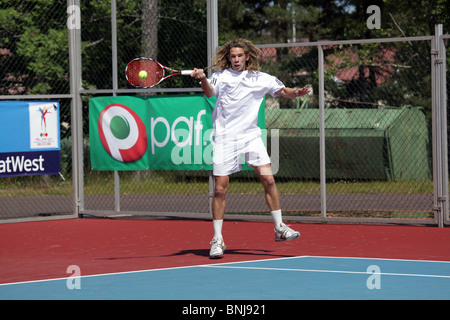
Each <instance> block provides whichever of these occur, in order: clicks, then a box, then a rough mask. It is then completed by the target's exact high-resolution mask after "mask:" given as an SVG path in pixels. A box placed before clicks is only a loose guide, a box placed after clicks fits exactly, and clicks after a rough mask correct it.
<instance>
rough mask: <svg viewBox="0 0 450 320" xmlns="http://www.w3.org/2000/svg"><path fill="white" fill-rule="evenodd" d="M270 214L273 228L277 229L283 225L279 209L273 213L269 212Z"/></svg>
mask: <svg viewBox="0 0 450 320" xmlns="http://www.w3.org/2000/svg"><path fill="white" fill-rule="evenodd" d="M270 213H271V214H272V218H273V223H274V224H275V227H279V226H280V224H282V223H283V218H282V216H281V209H280V210H275V211H270Z"/></svg>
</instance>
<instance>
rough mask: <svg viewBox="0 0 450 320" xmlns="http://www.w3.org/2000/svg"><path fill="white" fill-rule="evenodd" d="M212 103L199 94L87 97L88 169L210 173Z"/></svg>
mask: <svg viewBox="0 0 450 320" xmlns="http://www.w3.org/2000/svg"><path fill="white" fill-rule="evenodd" d="M215 101H216V98H215V97H212V98H206V96H204V95H172V96H148V97H147V96H145V97H144V96H117V97H96V98H92V99H91V100H90V101H89V142H90V156H91V166H92V169H93V170H117V171H121V170H212V147H213V145H212V142H213V141H214V137H213V126H212V119H211V116H212V111H213V108H214V104H215ZM261 106H262V107H261V108H260V112H259V117H258V126H259V127H260V128H262V129H263V128H264V127H265V121H264V102H263V103H262V105H261ZM242 168H243V169H248V167H247V166H246V165H245V164H243V166H242Z"/></svg>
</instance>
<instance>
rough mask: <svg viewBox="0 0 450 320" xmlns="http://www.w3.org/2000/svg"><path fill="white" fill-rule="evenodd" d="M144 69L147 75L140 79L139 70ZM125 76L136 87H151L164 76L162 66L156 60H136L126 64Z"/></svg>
mask: <svg viewBox="0 0 450 320" xmlns="http://www.w3.org/2000/svg"><path fill="white" fill-rule="evenodd" d="M141 71H146V72H147V77H146V78H144V79H141V78H140V77H139V72H141ZM126 76H127V79H128V81H129V82H130V83H131V84H132V85H134V86H138V87H151V86H154V85H156V84H158V83H159V82H160V81H161V79H162V78H163V77H164V68H162V67H161V66H160V65H159V64H158V63H157V62H156V61H152V60H136V61H132V62H130V64H129V65H128V68H127V71H126Z"/></svg>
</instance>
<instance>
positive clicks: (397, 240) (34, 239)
mask: <svg viewBox="0 0 450 320" xmlns="http://www.w3.org/2000/svg"><path fill="white" fill-rule="evenodd" d="M291 227H292V228H294V229H296V230H299V231H300V232H301V238H300V239H298V240H295V241H291V242H275V241H274V233H273V224H272V223H270V222H241V221H239V222H234V221H225V222H224V232H223V234H224V239H225V243H226V245H227V251H226V252H225V255H224V256H223V258H221V259H215V260H211V259H209V249H210V244H209V242H210V241H211V238H212V232H213V231H212V224H211V222H209V221H199V220H110V219H75V220H55V221H45V222H25V223H14V224H2V225H0V283H11V282H20V281H31V280H43V279H52V278H63V277H68V276H69V275H70V273H69V274H68V273H67V267H68V266H70V265H77V266H79V267H80V270H81V275H82V276H86V275H93V274H105V273H114V272H126V271H136V270H149V269H159V268H169V267H181V266H191V265H204V264H212V263H224V262H237V261H249V260H262V259H273V258H282V257H294V256H331V257H368V258H388V259H411V260H435V261H450V228H436V227H422V226H392V225H388V226H386V225H337V224H300V223H293V224H291Z"/></svg>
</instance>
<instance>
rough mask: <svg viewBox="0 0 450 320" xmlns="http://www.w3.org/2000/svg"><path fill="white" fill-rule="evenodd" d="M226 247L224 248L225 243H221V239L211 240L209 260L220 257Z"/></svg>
mask: <svg viewBox="0 0 450 320" xmlns="http://www.w3.org/2000/svg"><path fill="white" fill-rule="evenodd" d="M226 248H227V247H226V246H225V242H223V239H222V238H220V239H216V238H214V239H212V241H211V251H210V252H209V256H210V258H218V257H220V256H221V255H223V252H224V251H225V249H226Z"/></svg>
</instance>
